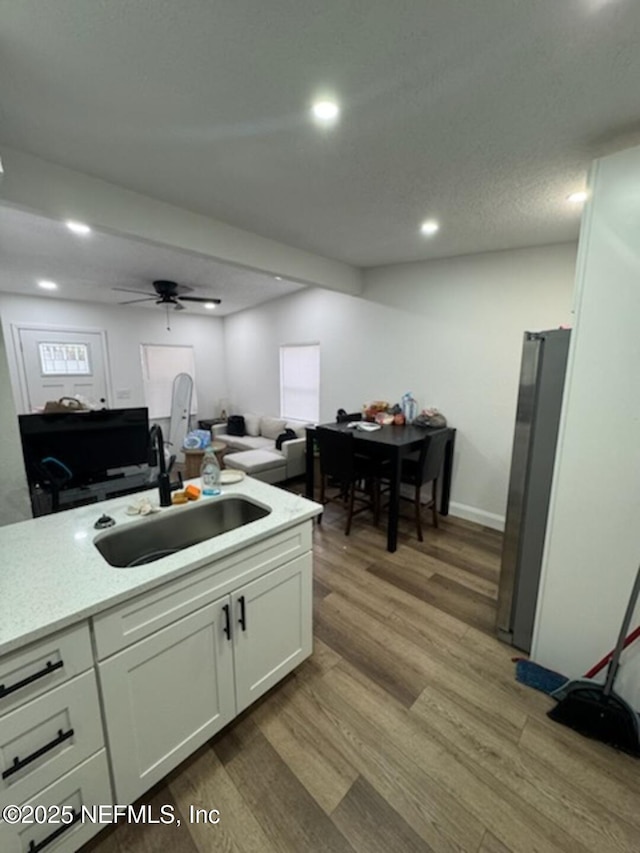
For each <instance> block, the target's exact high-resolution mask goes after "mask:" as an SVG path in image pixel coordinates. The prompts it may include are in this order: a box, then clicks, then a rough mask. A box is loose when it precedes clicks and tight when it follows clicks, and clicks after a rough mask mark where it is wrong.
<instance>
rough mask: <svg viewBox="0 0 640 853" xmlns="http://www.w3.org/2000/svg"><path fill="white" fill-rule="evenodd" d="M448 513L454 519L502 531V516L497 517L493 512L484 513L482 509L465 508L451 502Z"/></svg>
mask: <svg viewBox="0 0 640 853" xmlns="http://www.w3.org/2000/svg"><path fill="white" fill-rule="evenodd" d="M449 513H450V514H451V515H454V516H455V517H456V518H464V520H465V521H475V523H476V524H482V525H483V526H484V527H491V528H492V529H493V530H500V531H504V516H503V515H497V514H496V513H495V512H485V511H484V510H483V509H477V508H476V507H474V506H466V505H465V504H459V503H455V502H454V501H451V503H450V504H449Z"/></svg>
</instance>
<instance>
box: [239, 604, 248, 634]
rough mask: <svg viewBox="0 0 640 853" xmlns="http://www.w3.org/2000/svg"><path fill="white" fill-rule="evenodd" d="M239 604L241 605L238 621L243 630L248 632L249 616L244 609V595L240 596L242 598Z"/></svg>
mask: <svg viewBox="0 0 640 853" xmlns="http://www.w3.org/2000/svg"><path fill="white" fill-rule="evenodd" d="M238 602H239V603H240V618H239V619H238V622H239V623H240V627H241V628H242V630H243V631H246V630H247V614H246V612H245V609H244V595H241V596H240V598H239V599H238Z"/></svg>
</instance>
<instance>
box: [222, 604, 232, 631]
mask: <svg viewBox="0 0 640 853" xmlns="http://www.w3.org/2000/svg"><path fill="white" fill-rule="evenodd" d="M222 609H223V610H224V628H223V629H222V630H223V631H224V633H225V636H226V638H227V640H230V639H231V618H230V616H229V605H228V604H225V605H223V607H222Z"/></svg>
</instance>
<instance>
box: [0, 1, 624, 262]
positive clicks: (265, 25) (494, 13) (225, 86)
mask: <svg viewBox="0 0 640 853" xmlns="http://www.w3.org/2000/svg"><path fill="white" fill-rule="evenodd" d="M0 10H1V20H2V36H1V47H2V50H1V52H0V79H1V80H2V86H1V88H0V109H1V113H0V117H1V119H2V122H1V129H0V143H2V142H4V143H5V144H8V145H11V146H13V147H15V148H18V149H22V150H25V151H28V152H31V153H33V154H37V155H39V156H41V157H43V158H45V159H48V160H52V161H54V162H58V163H61V164H63V165H66V166H68V167H70V168H73V169H77V170H80V171H84V172H87V173H89V174H92V175H96V176H99V177H101V178H104V179H106V180H109V181H112V182H114V183H116V184H120V185H122V186H126V187H130V188H132V189H135V190H137V191H139V192H141V193H144V194H146V195H150V196H154V197H156V198H159V199H163V200H165V201H168V202H171V203H173V204H176V205H179V206H182V207H185V208H188V209H191V210H194V211H198V212H201V213H205V214H208V215H211V216H214V217H216V218H218V219H221V220H223V221H226V222H228V223H231V224H233V225H236V226H239V227H241V228H244V229H247V230H250V231H254V232H256V233H258V234H261V235H264V236H267V237H271V238H274V239H276V240H280V241H282V242H284V243H288V244H290V245H293V246H297V247H300V248H304V249H307V250H311V251H315V252H317V253H319V254H322V255H325V256H328V257H333V258H339V259H342V260H345V261H348V262H351V263H353V264H356V265H364V266H371V265H378V264H383V263H393V262H398V261H410V260H419V259H426V258H433V257H444V256H451V255H457V254H465V253H470V252H478V251H486V250H492V249H503V248H509V247H515V246H529V245H535V244H543V243H549V242H561V241H566V240H570V239H573V238H575V237H576V236H577V232H578V224H579V211H577V210H576V209H575V208H571V207H570V206H568V205H567V204H566V203H565V197H566V196H567V195H568V194H569V193H570V192H572V191H573V190H576V189H580V188H581V187H582V186H583V185H584V182H585V177H586V171H587V168H588V165H589V163H590V162H591V160H592V159H593V158H594V157H595V156H599V155H601V154H602V153H604V152H606V151H609V150H612V149H614V148H616V147H620V146H621V145H626V144H628V143H629V142H637V138H636V130H637V129H638V127H639V124H638V122H639V120H640V101H639V98H638V91H639V89H638V81H639V80H640V50H638V44H639V43H640V2H638V0H535V2H526V0H481V2H480V0H396V2H390V0H323V2H320V0H267V2H265V0H234V2H232V3H231V2H229V3H221V2H203V0H180V2H176V0H136V2H135V3H131V2H128V0H108V1H107V0H92V2H87V0H55V2H50V3H43V2H41V0H3V2H2V3H1V4H0ZM322 92H329V93H335V95H336V96H337V97H338V98H339V100H340V101H341V103H342V106H343V116H342V120H341V122H340V123H339V125H338V126H337V127H336V128H334V129H333V130H331V131H328V130H325V131H319V130H318V129H317V128H316V127H314V126H313V125H312V124H311V123H310V122H309V120H308V107H309V104H310V102H311V100H312V99H313V98H314V96H315V95H316V94H319V93H322ZM430 216H435V217H437V218H438V219H440V220H441V223H442V229H441V231H440V233H439V234H438V235H437V236H436V237H435V238H433V239H431V240H426V239H425V238H423V237H421V236H420V235H419V233H418V229H419V225H420V222H421V221H422V220H423V219H424V218H426V217H430Z"/></svg>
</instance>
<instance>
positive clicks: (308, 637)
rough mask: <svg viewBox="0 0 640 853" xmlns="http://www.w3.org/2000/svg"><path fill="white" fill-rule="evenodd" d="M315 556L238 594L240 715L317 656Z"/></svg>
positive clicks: (295, 562) (236, 644) (236, 643)
mask: <svg viewBox="0 0 640 853" xmlns="http://www.w3.org/2000/svg"><path fill="white" fill-rule="evenodd" d="M311 596H312V578H311V554H304V555H303V556H302V557H298V558H297V559H295V560H292V561H291V562H289V563H286V564H285V565H284V566H281V567H280V568H279V569H274V570H273V571H271V572H269V573H268V574H266V575H264V576H263V577H261V578H258V580H255V581H253V582H252V583H250V584H247V585H246V586H244V587H242V588H241V589H239V590H238V591H237V592H235V593H233V595H232V596H231V599H232V612H233V614H234V617H235V624H234V626H233V645H234V649H233V654H234V663H235V684H236V713H238V714H239V713H240V712H241V711H244V709H245V708H247V707H248V706H249V705H251V703H252V702H254V701H255V700H256V699H257V698H258V697H259V696H262V694H263V693H266V691H267V690H269V688H271V687H273V686H274V684H277V683H278V681H280V680H281V679H282V678H284V676H285V675H287V674H288V673H290V672H291V671H292V670H293V669H294V668H295V667H296V666H298V664H300V663H302V661H303V660H304V659H305V658H307V657H309V655H310V654H311V651H312V629H311V606H312V601H311Z"/></svg>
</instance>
